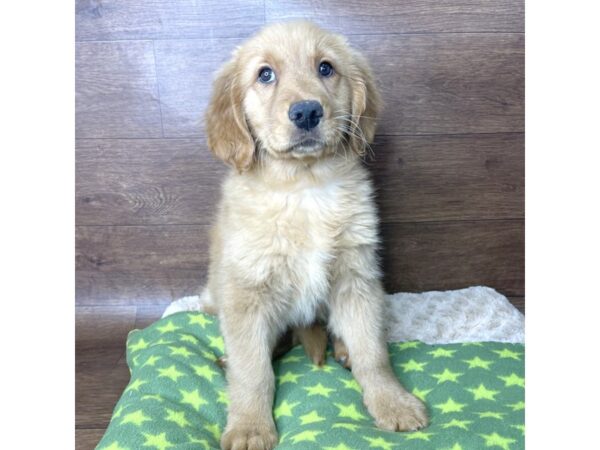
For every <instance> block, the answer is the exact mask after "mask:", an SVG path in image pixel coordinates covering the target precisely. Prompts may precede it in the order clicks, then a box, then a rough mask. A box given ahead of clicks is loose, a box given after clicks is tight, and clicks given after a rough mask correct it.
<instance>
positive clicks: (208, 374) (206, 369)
mask: <svg viewBox="0 0 600 450" xmlns="http://www.w3.org/2000/svg"><path fill="white" fill-rule="evenodd" d="M192 369H194V373H195V374H196V375H198V376H199V377H203V378H206V379H207V380H208V381H210V382H212V380H213V377H214V376H215V375H219V372H217V371H215V370H212V369H211V368H210V366H209V365H208V364H204V365H202V366H197V365H194V364H192Z"/></svg>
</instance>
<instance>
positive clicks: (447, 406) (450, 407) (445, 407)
mask: <svg viewBox="0 0 600 450" xmlns="http://www.w3.org/2000/svg"><path fill="white" fill-rule="evenodd" d="M465 406H467V405H466V404H463V403H457V402H455V401H454V400H453V399H452V397H449V398H448V400H447V401H446V403H438V404H437V405H433V407H434V408H438V409H439V410H440V411H442V414H448V413H452V412H461V411H462V410H463V408H464V407H465Z"/></svg>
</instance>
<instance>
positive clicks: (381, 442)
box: [363, 436, 394, 450]
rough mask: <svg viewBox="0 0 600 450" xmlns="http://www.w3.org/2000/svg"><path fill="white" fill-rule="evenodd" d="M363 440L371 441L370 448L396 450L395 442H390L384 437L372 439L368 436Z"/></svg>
mask: <svg viewBox="0 0 600 450" xmlns="http://www.w3.org/2000/svg"><path fill="white" fill-rule="evenodd" d="M363 439H365V440H367V441H369V448H382V449H383V450H392V449H393V448H394V447H393V445H394V443H393V442H388V441H386V440H385V439H383V438H382V437H378V438H370V437H367V436H363Z"/></svg>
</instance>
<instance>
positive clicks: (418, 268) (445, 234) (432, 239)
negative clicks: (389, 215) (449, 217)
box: [381, 220, 525, 296]
mask: <svg viewBox="0 0 600 450" xmlns="http://www.w3.org/2000/svg"><path fill="white" fill-rule="evenodd" d="M381 230H382V238H383V246H382V256H383V268H384V278H385V287H386V291H387V292H399V291H401V292H421V291H431V290H448V289H461V288H464V287H467V286H474V285H483V286H490V287H493V288H494V289H496V290H497V291H498V292H500V293H501V294H504V295H508V296H523V295H524V250H525V249H524V221H523V220H484V221H459V222H431V223H399V224H390V223H387V224H383V225H382V227H381Z"/></svg>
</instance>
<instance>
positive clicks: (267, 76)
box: [258, 67, 275, 84]
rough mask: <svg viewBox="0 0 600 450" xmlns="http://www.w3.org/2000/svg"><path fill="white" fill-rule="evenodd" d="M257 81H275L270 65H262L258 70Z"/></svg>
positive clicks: (266, 82) (267, 82) (265, 82)
mask: <svg viewBox="0 0 600 450" xmlns="http://www.w3.org/2000/svg"><path fill="white" fill-rule="evenodd" d="M258 81H260V82H261V83H264V84H269V83H272V82H273V81H275V72H273V69H271V68H270V67H263V68H262V69H260V72H258Z"/></svg>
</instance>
